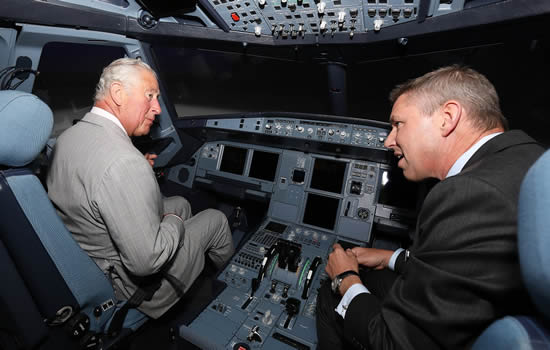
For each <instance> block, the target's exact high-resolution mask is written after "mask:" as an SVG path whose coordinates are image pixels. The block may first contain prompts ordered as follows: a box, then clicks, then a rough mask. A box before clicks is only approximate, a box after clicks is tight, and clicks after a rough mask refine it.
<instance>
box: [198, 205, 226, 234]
mask: <svg viewBox="0 0 550 350" xmlns="http://www.w3.org/2000/svg"><path fill="white" fill-rule="evenodd" d="M203 213H204V215H206V217H208V219H209V220H210V223H211V224H212V225H214V226H216V227H219V228H220V229H221V230H223V231H227V232H226V233H229V234H231V233H230V231H229V224H228V222H227V217H226V216H225V214H224V213H222V212H221V211H219V210H217V209H206V210H205V211H204V212H203Z"/></svg>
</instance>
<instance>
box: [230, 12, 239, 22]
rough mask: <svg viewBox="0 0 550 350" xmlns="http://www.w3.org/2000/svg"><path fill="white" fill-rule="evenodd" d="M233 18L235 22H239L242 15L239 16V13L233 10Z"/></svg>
mask: <svg viewBox="0 0 550 350" xmlns="http://www.w3.org/2000/svg"><path fill="white" fill-rule="evenodd" d="M231 18H232V19H233V20H234V21H235V22H238V21H239V20H240V19H241V17H239V15H238V14H237V12H232V13H231Z"/></svg>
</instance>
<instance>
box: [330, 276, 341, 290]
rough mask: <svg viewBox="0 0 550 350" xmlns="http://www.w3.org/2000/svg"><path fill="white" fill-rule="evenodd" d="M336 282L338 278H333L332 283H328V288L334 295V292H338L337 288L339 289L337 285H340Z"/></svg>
mask: <svg viewBox="0 0 550 350" xmlns="http://www.w3.org/2000/svg"><path fill="white" fill-rule="evenodd" d="M338 282H339V281H338V277H335V278H334V279H333V280H332V282H330V288H331V289H332V291H333V292H334V293H336V292H337V291H338V287H339V284H340V283H338Z"/></svg>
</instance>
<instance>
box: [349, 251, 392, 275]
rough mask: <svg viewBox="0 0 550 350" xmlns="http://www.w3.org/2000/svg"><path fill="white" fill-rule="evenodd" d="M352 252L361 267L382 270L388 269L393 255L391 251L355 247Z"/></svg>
mask: <svg viewBox="0 0 550 350" xmlns="http://www.w3.org/2000/svg"><path fill="white" fill-rule="evenodd" d="M351 252H352V253H353V255H355V257H356V258H357V262H358V263H359V264H360V265H363V266H366V267H370V268H373V269H375V270H381V269H383V268H386V267H388V263H389V262H390V258H391V256H392V254H393V251H391V250H385V249H376V248H362V247H355V248H353V249H351Z"/></svg>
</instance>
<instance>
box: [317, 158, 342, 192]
mask: <svg viewBox="0 0 550 350" xmlns="http://www.w3.org/2000/svg"><path fill="white" fill-rule="evenodd" d="M347 164H348V163H345V162H339V161H335V160H330V159H323V158H315V164H314V165H313V173H312V175H311V185H310V187H311V188H314V189H316V190H321V191H327V192H333V193H338V194H341V193H342V184H343V183H344V174H345V172H346V165H347Z"/></svg>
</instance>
